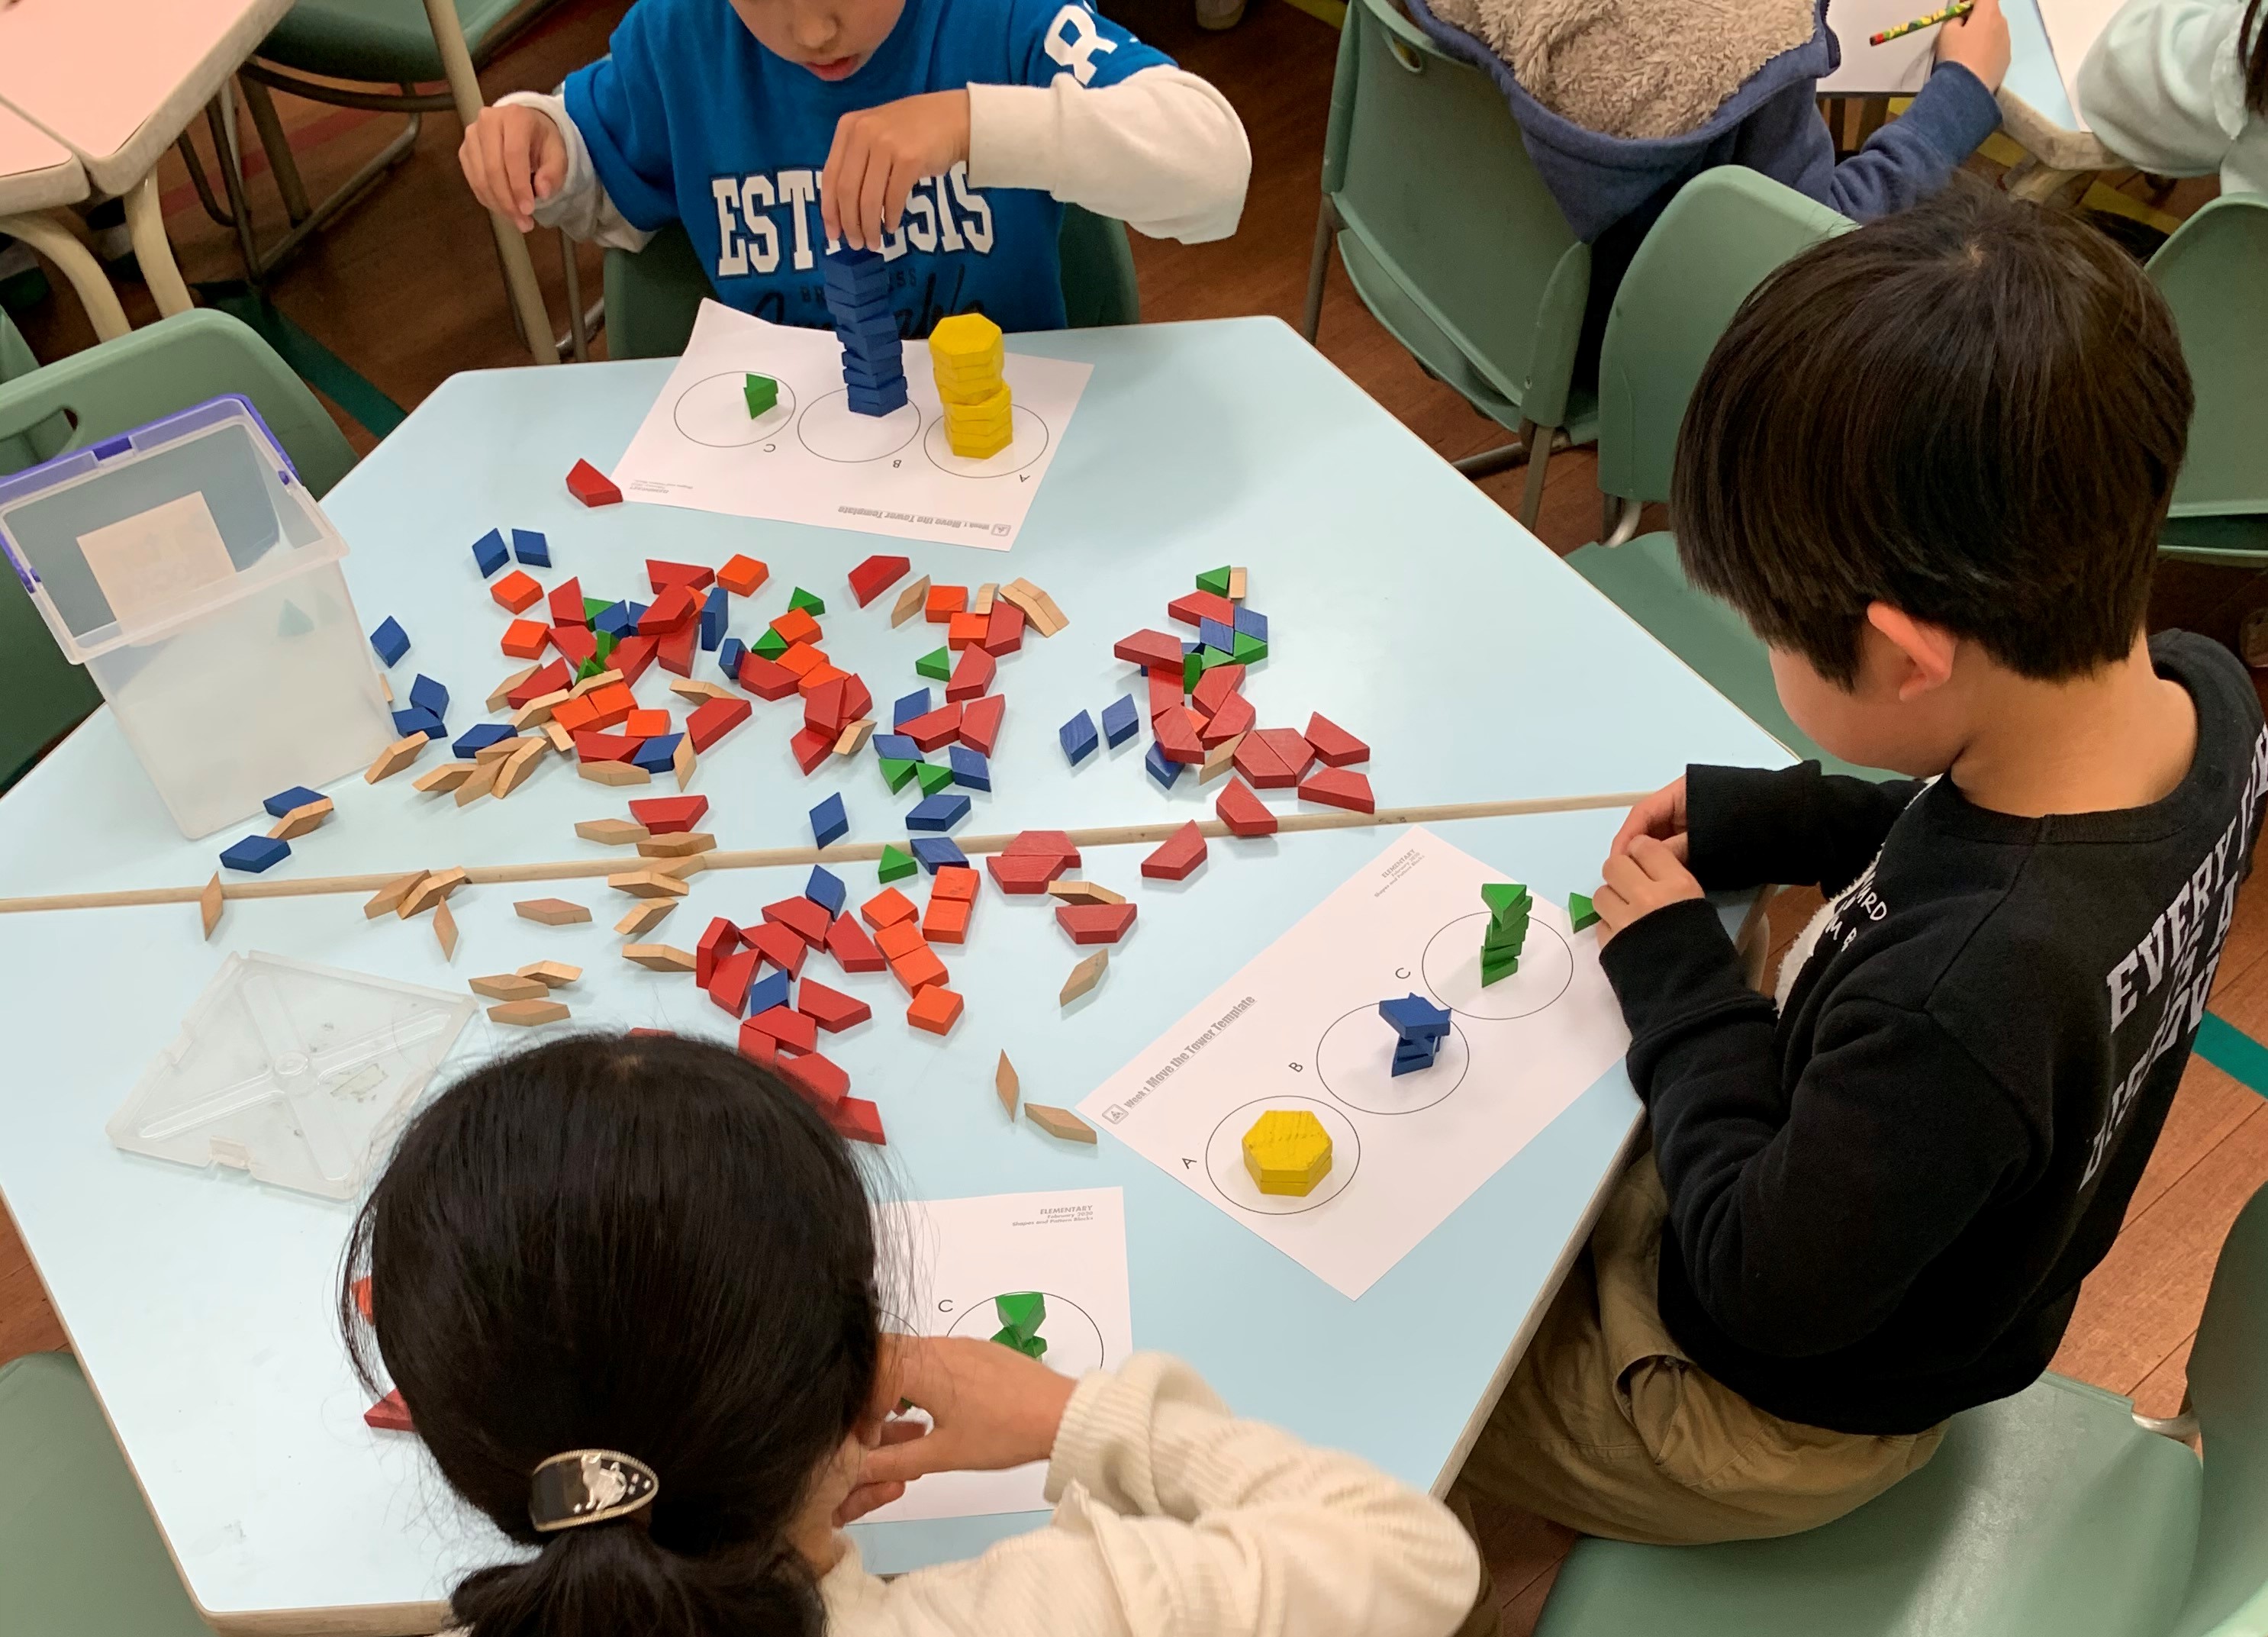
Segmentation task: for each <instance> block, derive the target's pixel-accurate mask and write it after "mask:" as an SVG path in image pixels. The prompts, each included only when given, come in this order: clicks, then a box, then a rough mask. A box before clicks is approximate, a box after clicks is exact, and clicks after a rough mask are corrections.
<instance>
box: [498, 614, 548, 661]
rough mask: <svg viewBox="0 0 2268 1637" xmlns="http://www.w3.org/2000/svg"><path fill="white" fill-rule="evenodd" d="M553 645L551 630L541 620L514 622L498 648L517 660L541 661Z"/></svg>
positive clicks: (507, 629)
mask: <svg viewBox="0 0 2268 1637" xmlns="http://www.w3.org/2000/svg"><path fill="white" fill-rule="evenodd" d="M550 645H551V628H550V627H549V625H546V624H544V623H542V622H541V621H540V620H514V621H513V622H512V623H511V624H509V625H507V626H505V627H504V640H503V641H501V642H499V643H497V647H499V648H501V649H502V650H504V653H508V654H510V655H511V656H512V658H513V659H515V660H540V659H541V658H542V657H543V651H544V650H545V649H546V648H548V647H549V646H550Z"/></svg>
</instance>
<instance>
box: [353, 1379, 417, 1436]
mask: <svg viewBox="0 0 2268 1637" xmlns="http://www.w3.org/2000/svg"><path fill="white" fill-rule="evenodd" d="M362 1419H363V1424H364V1425H365V1426H366V1427H376V1428H378V1430H379V1431H380V1432H381V1433H414V1432H416V1430H417V1429H416V1427H412V1426H411V1425H410V1424H409V1405H406V1404H404V1403H402V1402H401V1389H400V1388H396V1389H394V1390H393V1391H392V1392H389V1393H387V1395H386V1397H383V1398H380V1399H379V1401H378V1402H377V1403H376V1404H373V1405H371V1406H370V1408H368V1409H367V1410H365V1411H364V1412H362Z"/></svg>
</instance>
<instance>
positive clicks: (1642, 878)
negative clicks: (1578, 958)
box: [1591, 836, 1702, 948]
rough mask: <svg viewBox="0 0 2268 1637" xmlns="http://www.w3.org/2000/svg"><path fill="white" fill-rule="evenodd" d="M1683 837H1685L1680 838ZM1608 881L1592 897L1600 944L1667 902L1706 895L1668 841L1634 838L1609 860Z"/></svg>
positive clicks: (1606, 872)
mask: <svg viewBox="0 0 2268 1637" xmlns="http://www.w3.org/2000/svg"><path fill="white" fill-rule="evenodd" d="M1680 839H1681V840H1682V839H1683V837H1680ZM1605 874H1606V880H1605V881H1602V883H1601V884H1600V887H1599V890H1598V891H1597V892H1595V893H1594V894H1593V895H1592V896H1591V907H1592V908H1593V909H1594V910H1596V911H1598V912H1599V945H1600V947H1601V948H1605V947H1606V944H1607V940H1609V939H1610V938H1612V937H1613V936H1614V935H1615V934H1616V933H1619V932H1620V931H1622V929H1623V928H1624V927H1625V926H1628V925H1630V924H1631V922H1632V921H1635V920H1637V919H1638V918H1640V917H1642V916H1646V915H1651V914H1653V911H1656V910H1659V909H1661V907H1662V906H1663V905H1664V904H1669V903H1679V902H1681V901H1682V900H1683V899H1687V898H1698V897H1700V896H1702V892H1701V883H1700V882H1699V881H1695V880H1694V879H1693V875H1692V872H1690V870H1688V869H1687V868H1686V867H1685V865H1684V863H1683V860H1682V859H1679V858H1678V856H1677V855H1676V854H1675V852H1672V851H1671V850H1670V848H1669V846H1668V844H1667V843H1665V842H1660V841H1656V840H1655V839H1654V838H1653V837H1651V836H1638V837H1633V838H1632V840H1631V844H1630V847H1629V849H1628V850H1627V851H1625V852H1617V853H1616V854H1615V856H1614V857H1612V858H1610V859H1608V860H1607V867H1606V870H1605Z"/></svg>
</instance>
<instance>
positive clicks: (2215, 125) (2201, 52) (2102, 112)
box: [2079, 0, 2247, 176]
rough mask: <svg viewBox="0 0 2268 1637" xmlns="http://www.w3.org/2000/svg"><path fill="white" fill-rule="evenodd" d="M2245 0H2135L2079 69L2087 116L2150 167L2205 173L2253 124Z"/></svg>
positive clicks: (2119, 149)
mask: <svg viewBox="0 0 2268 1637" xmlns="http://www.w3.org/2000/svg"><path fill="white" fill-rule="evenodd" d="M2243 13H2244V8H2243V5H2242V0H2128V4H2125V5H2124V6H2122V7H2120V8H2119V10H2118V11H2117V15H2115V16H2114V17H2112V18H2111V19H2110V22H2109V23H2107V24H2106V25H2104V26H2103V30H2102V33H2101V34H2100V35H2098V36H2097V37H2096V39H2095V47H2094V48H2093V49H2092V50H2090V51H2089V52H2088V54H2087V61H2086V62H2085V63H2083V64H2081V65H2080V70H2079V101H2080V113H2081V115H2082V116H2083V117H2084V118H2085V119H2086V121H2087V122H2088V124H2089V125H2091V126H2092V127H2094V129H2095V135H2097V136H2101V137H2102V140H2103V142H2104V143H2105V144H2107V145H2108V146H2109V147H2110V150H2111V151H2113V152H2114V153H2116V154H2117V155H2118V156H2119V157H2120V158H2121V159H2125V160H2128V161H2129V162H2131V163H2132V164H2134V165H2137V166H2140V167H2141V168H2142V169H2144V170H2146V171H2155V172H2157V173H2160V174H2161V175H2167V176H2205V175H2209V174H2211V173H2213V172H2214V171H2216V170H2218V169H2219V168H2220V164H2221V160H2222V159H2223V157H2224V156H2225V155H2226V154H2227V153H2228V150H2229V147H2230V144H2233V143H2234V142H2235V140H2236V137H2237V136H2238V134H2239V133H2240V132H2242V130H2243V129H2244V122H2245V119H2246V117H2247V116H2246V113H2245V107H2244V76H2243V70H2242V67H2241V66H2240V64H2239V63H2238V60H2237V49H2236V48H2237V41H2236V36H2237V33H2238V31H2239V30H2240V29H2241V28H2242V24H2243Z"/></svg>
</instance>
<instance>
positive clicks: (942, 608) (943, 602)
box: [922, 586, 968, 625]
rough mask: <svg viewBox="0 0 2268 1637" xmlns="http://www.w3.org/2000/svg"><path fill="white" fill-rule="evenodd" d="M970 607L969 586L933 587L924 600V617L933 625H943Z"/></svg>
mask: <svg viewBox="0 0 2268 1637" xmlns="http://www.w3.org/2000/svg"><path fill="white" fill-rule="evenodd" d="M967 607H968V586H931V587H930V588H929V595H928V596H926V597H924V598H923V599H922V617H923V618H924V619H925V620H927V621H928V622H929V623H931V624H932V625H942V624H944V623H946V621H947V620H950V619H951V618H952V617H953V616H954V615H956V614H958V613H960V612H961V610H962V609H963V608H967Z"/></svg>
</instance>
